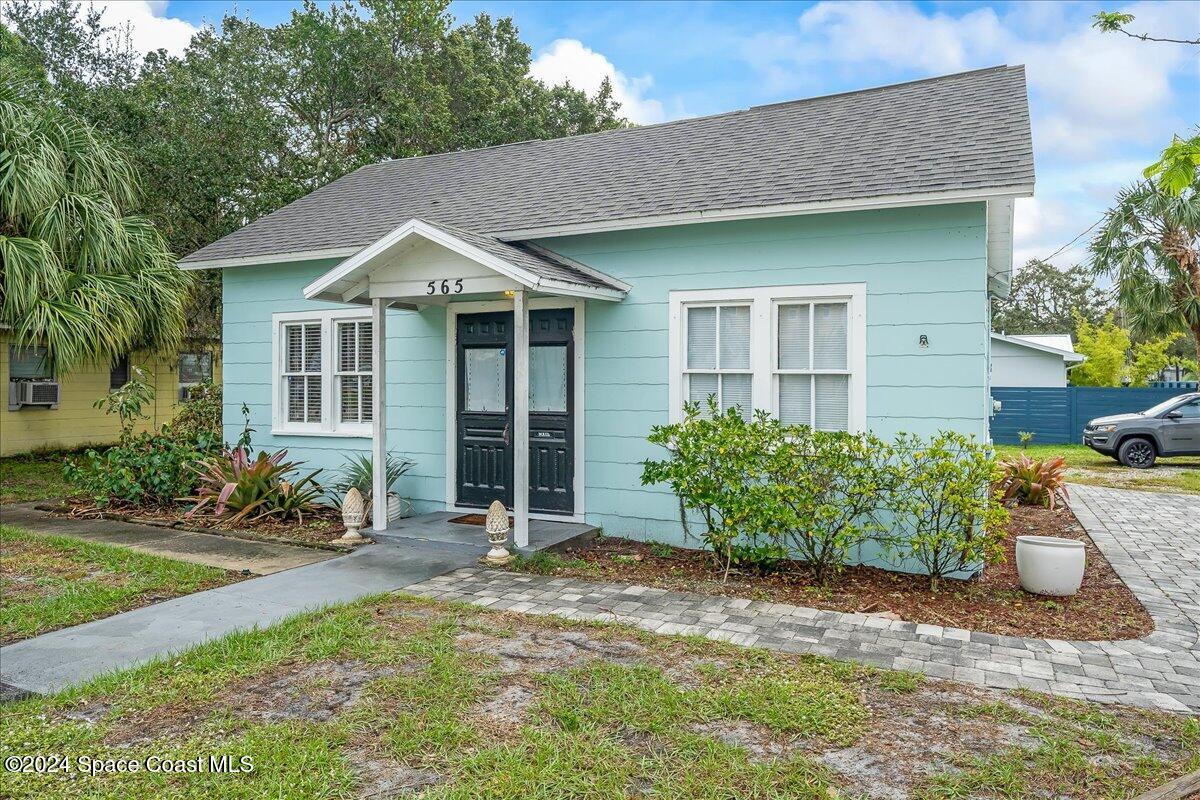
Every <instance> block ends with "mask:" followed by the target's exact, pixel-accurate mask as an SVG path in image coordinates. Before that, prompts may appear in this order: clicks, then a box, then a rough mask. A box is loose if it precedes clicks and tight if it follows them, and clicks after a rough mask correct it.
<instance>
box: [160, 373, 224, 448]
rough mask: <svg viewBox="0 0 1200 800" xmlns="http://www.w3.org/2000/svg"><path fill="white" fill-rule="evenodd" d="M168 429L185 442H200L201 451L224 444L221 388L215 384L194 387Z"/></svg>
mask: <svg viewBox="0 0 1200 800" xmlns="http://www.w3.org/2000/svg"><path fill="white" fill-rule="evenodd" d="M167 432H168V433H170V434H171V435H172V436H175V437H176V438H178V439H180V440H181V441H189V442H196V443H197V446H198V447H199V449H201V450H205V451H208V450H213V449H215V448H217V447H220V445H221V441H222V436H221V387H220V386H217V385H216V384H213V383H199V384H196V385H195V386H193V387H192V390H191V393H190V394H189V395H188V399H187V401H186V402H184V403H183V405H181V406H180V407H179V411H177V412H176V414H175V419H173V420H171V424H170V425H168V426H167Z"/></svg>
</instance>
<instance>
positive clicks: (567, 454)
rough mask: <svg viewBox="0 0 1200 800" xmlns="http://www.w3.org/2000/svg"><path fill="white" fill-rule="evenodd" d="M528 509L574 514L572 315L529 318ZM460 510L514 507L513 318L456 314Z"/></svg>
mask: <svg viewBox="0 0 1200 800" xmlns="http://www.w3.org/2000/svg"><path fill="white" fill-rule="evenodd" d="M529 328H530V330H529V508H530V510H531V511H540V512H549V513H558V514H571V513H573V512H574V508H575V492H574V482H575V461H574V455H575V453H574V444H575V425H574V421H575V415H574V405H575V392H574V386H575V381H574V374H575V370H574V363H575V358H574V355H575V344H574V311H573V310H572V309H546V310H538V311H531V312H530V314H529ZM456 335H457V340H458V341H457V349H458V359H457V360H458V370H457V372H458V374H457V384H458V386H457V392H456V396H457V400H458V408H457V422H458V437H457V439H458V441H457V445H458V475H457V484H458V492H457V495H458V497H457V500H458V503H459V505H462V506H474V507H480V508H484V507H487V506H488V505H489V504H490V503H491V502H492V501H493V500H497V499H498V500H501V501H503V502H504V504H505V505H506V506H508V507H509V508H512V501H513V489H512V487H513V479H512V478H513V448H512V435H513V428H514V426H513V360H512V335H513V334H512V313H511V312H507V311H506V312H496V313H486V314H460V315H459V316H458V326H457V331H456Z"/></svg>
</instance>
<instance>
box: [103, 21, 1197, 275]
mask: <svg viewBox="0 0 1200 800" xmlns="http://www.w3.org/2000/svg"><path fill="white" fill-rule="evenodd" d="M96 4H97V6H100V5H104V4H105V3H103V2H100V0H97V3H96ZM296 5H299V3H298V2H290V1H288V0H279V1H277V2H253V1H251V2H247V1H246V0H240V2H234V0H170V2H161V1H159V2H147V1H146V0H137V2H121V3H111V4H110V7H109V8H108V10H107V11H106V16H108V15H111V19H113V20H114V21H115V20H118V19H127V20H129V21H130V22H131V23H132V24H133V26H134V30H135V43H136V44H138V45H139V46H141V47H144V48H150V47H156V46H163V47H167V48H168V49H171V50H178V49H181V48H182V47H183V46H185V45H186V42H187V39H188V38H189V36H190V33H191V31H192V30H194V28H195V27H196V26H199V25H201V24H204V23H205V22H215V21H218V20H219V19H220V17H221V16H222V14H224V13H226V12H227V11H232V10H234V9H236V11H237V13H239V14H248V15H249V16H251V17H252V18H254V19H255V20H257V21H259V22H261V23H263V24H272V23H276V22H279V21H282V20H284V19H286V18H287V16H288V14H289V13H290V10H291V8H292V7H294V6H296ZM1099 9H1106V10H1124V11H1128V12H1130V13H1132V14H1134V15H1135V16H1136V17H1137V19H1136V21H1135V22H1134V23H1133V25H1132V26H1131V27H1132V28H1133V29H1134V30H1136V31H1138V32H1148V33H1151V34H1158V35H1167V36H1175V37H1181V36H1182V37H1184V38H1194V37H1196V36H1197V35H1200V0H1190V1H1188V2H1148V3H1131V4H1117V3H1056V2H1032V3H982V2H955V3H949V2H859V3H845V2H816V3H813V2H805V3H794V2H738V3H724V2H695V3H685V2H676V3H657V2H646V3H636V2H616V3H614V2H516V1H513V0H510V1H508V2H503V1H498V2H491V1H488V0H463V1H462V2H455V3H454V4H453V5H452V6H451V11H452V12H453V13H454V14H455V16H456V17H457V18H458V19H459V20H460V21H466V20H469V19H471V18H472V17H473V16H474V15H475V14H477V13H479V12H481V11H485V12H487V13H489V14H492V15H493V16H512V17H513V18H514V19H515V21H516V23H517V26H518V27H519V28H520V30H521V34H522V38H523V39H524V40H525V41H526V42H528V43H529V44H530V45H531V46H532V47H533V51H534V57H535V61H534V67H533V73H534V74H535V75H536V76H538V77H540V78H543V79H546V80H550V81H555V82H557V81H561V80H563V79H570V80H571V81H572V83H574V84H575V85H577V86H582V87H584V88H594V86H596V85H598V83H599V81H600V79H601V78H602V77H604V76H608V77H610V78H611V79H612V80H613V82H614V84H615V86H616V88H617V94H618V98H619V99H621V100H622V101H623V103H624V110H625V113H626V115H627V116H629V117H630V118H631V119H633V120H634V121H636V122H641V123H652V122H659V121H663V120H669V119H677V118H680V117H687V116H699V115H704V114H713V113H719V112H722V111H729V110H732V109H736V108H745V107H747V106H751V105H757V104H761V103H771V102H777V101H781V100H791V99H795V98H800V97H809V96H813V95H819V94H828V93H830V92H839V91H846V90H851V89H858V88H864V87H869V86H878V85H881V84H887V83H895V82H898V81H905V80H912V79H916V78H923V77H928V76H930V75H939V74H946V73H950V72H958V71H961V70H967V69H975V68H979V67H986V66H992V65H995V64H1003V63H1007V64H1025V65H1026V69H1027V72H1028V81H1029V89H1030V107H1031V113H1032V117H1033V128H1034V148H1035V154H1036V160H1037V193H1036V197H1035V198H1034V199H1032V200H1027V201H1021V203H1020V205H1019V207H1018V210H1017V226H1016V239H1017V241H1016V257H1017V259H1018V264H1019V263H1022V262H1023V261H1024V259H1026V258H1028V257H1031V256H1039V255H1040V256H1045V255H1049V254H1050V253H1052V252H1054V251H1055V250H1057V249H1059V248H1060V247H1062V246H1063V245H1065V244H1067V243H1068V242H1069V241H1070V240H1071V239H1073V238H1074V237H1075V236H1076V235H1077V234H1079V233H1081V232H1082V231H1084V230H1085V229H1086V228H1087V227H1088V226H1090V225H1091V224H1092V223H1093V222H1095V221H1096V219H1097V218H1098V217H1099V215H1100V214H1101V213H1102V212H1103V210H1104V209H1105V207H1106V206H1107V204H1108V202H1109V201H1110V200H1111V198H1112V196H1113V193H1114V192H1115V191H1116V190H1117V189H1118V188H1119V187H1120V186H1121V185H1123V184H1125V183H1128V182H1130V181H1132V180H1134V179H1136V178H1137V177H1138V175H1139V173H1140V170H1141V168H1142V167H1144V166H1145V165H1146V164H1148V163H1150V162H1152V161H1154V160H1155V159H1156V157H1157V154H1158V152H1159V151H1160V150H1161V149H1162V147H1163V146H1164V145H1165V144H1166V143H1167V142H1168V141H1169V140H1170V136H1171V134H1172V133H1186V132H1187V131H1189V130H1191V129H1192V128H1193V127H1194V126H1195V125H1196V124H1197V123H1200V48H1194V47H1193V48H1190V49H1189V48H1188V47H1186V46H1182V45H1171V44H1156V43H1145V42H1137V41H1133V40H1131V39H1127V38H1126V37H1123V36H1120V35H1115V34H1107V35H1105V34H1100V33H1098V32H1096V31H1093V30H1092V29H1091V28H1090V21H1091V17H1092V15H1093V14H1095V12H1096V11H1097V10H1099ZM1085 242H1086V239H1082V240H1080V242H1079V244H1077V245H1076V246H1075V247H1071V248H1068V249H1067V250H1065V251H1064V252H1063V253H1062V254H1061V255H1060V256H1059V257H1057V258H1056V259H1055V261H1056V263H1058V264H1060V265H1066V264H1069V263H1072V262H1074V261H1075V260H1078V259H1079V258H1082V257H1083V254H1082V250H1081V247H1082V245H1083V244H1084V243H1085Z"/></svg>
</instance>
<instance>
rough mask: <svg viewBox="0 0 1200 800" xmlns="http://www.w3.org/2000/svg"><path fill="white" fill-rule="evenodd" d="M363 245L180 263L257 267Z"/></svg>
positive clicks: (350, 251)
mask: <svg viewBox="0 0 1200 800" xmlns="http://www.w3.org/2000/svg"><path fill="white" fill-rule="evenodd" d="M361 249H362V248H361V247H332V248H329V249H326V250H297V251H296V252H294V253H271V254H270V255H262V256H239V257H237V258H210V259H205V260H203V261H188V262H182V263H180V264H179V268H180V269H185V270H193V269H224V268H226V267H256V266H259V265H263V264H283V263H286V262H288V261H318V260H320V259H323V258H345V257H346V256H352V255H354V254H355V253H357V252H358V251H359V250H361Z"/></svg>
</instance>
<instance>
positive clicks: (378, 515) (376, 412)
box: [371, 297, 388, 531]
mask: <svg viewBox="0 0 1200 800" xmlns="http://www.w3.org/2000/svg"><path fill="white" fill-rule="evenodd" d="M387 307H388V301H387V300H385V299H383V298H379V297H375V298H372V299H371V496H372V497H373V498H374V505H373V506H372V514H371V527H372V528H373V529H374V530H377V531H385V530H387V491H388V486H387Z"/></svg>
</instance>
